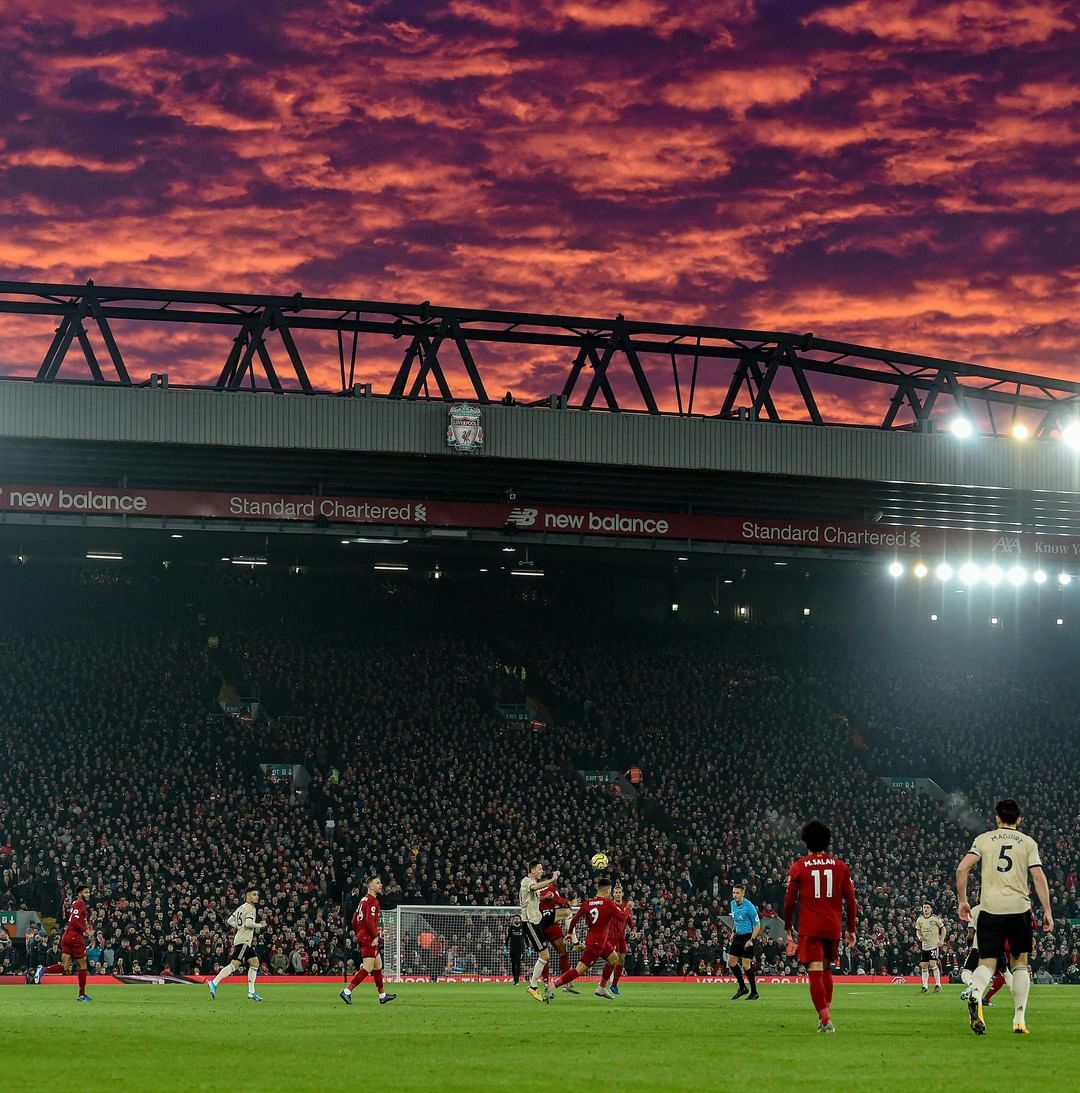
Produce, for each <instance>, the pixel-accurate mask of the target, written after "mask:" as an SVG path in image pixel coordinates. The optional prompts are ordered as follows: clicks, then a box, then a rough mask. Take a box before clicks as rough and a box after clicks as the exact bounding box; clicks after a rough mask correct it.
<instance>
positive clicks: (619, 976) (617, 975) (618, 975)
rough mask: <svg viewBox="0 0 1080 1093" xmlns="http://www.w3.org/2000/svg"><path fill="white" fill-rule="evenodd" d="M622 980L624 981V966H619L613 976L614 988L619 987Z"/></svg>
mask: <svg viewBox="0 0 1080 1093" xmlns="http://www.w3.org/2000/svg"><path fill="white" fill-rule="evenodd" d="M620 979H622V965H621V964H617V965H616V966H615V971H614V973H613V975H612V976H611V985H612V986H613V987H617V986H618V985H619V980H620Z"/></svg>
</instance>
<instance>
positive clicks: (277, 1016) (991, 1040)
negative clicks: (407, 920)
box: [0, 979, 1080, 1093]
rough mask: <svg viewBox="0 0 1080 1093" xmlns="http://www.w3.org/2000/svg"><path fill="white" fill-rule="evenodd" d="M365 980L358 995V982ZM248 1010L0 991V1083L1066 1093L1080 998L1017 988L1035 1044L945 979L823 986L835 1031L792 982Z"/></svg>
mask: <svg viewBox="0 0 1080 1093" xmlns="http://www.w3.org/2000/svg"><path fill="white" fill-rule="evenodd" d="M365 986H366V987H367V989H366V990H365V989H364V987H365ZM259 988H260V990H261V992H262V994H263V997H264V998H265V1001H264V1002H263V1003H261V1004H259V1003H253V1002H249V1001H248V1000H247V998H246V996H245V991H244V987H243V985H242V984H241V981H240V980H233V981H231V982H227V983H225V984H224V985H223V986H222V988H221V990H220V992H219V994H218V998H217V1001H216V1002H212V1001H211V1000H210V998H209V997H208V995H207V992H206V990H205V988H203V987H202V986H198V987H195V986H191V987H189V986H168V987H164V986H112V985H109V986H100V985H99V986H98V989H97V990H96V991H94V992H93V993H94V999H95V1000H94V1002H93V1003H92V1004H89V1005H78V1004H76V1003H75V1000H74V995H75V991H74V990H73V989H72V988H71V987H68V986H59V985H57V986H47V985H43V986H40V987H22V986H12V987H6V988H2V989H0V1027H2V1028H3V1029H4V1030H5V1036H4V1041H5V1048H4V1051H3V1061H2V1064H0V1065H2V1070H3V1077H2V1079H0V1087H2V1088H3V1089H4V1090H5V1093H14V1091H16V1090H44V1089H58V1088H59V1089H83V1090H91V1091H96V1090H110V1091H114V1090H115V1091H119V1090H169V1091H173V1093H175V1091H177V1090H184V1091H187V1090H225V1089H229V1090H237V1089H242V1090H328V1089H345V1088H361V1087H372V1086H376V1087H381V1088H384V1089H387V1090H394V1091H397V1090H411V1089H425V1090H486V1089H498V1090H504V1089H505V1090H521V1089H522V1088H525V1087H533V1088H537V1089H544V1088H547V1089H560V1088H566V1087H568V1086H573V1087H578V1088H588V1087H589V1086H591V1085H593V1084H594V1083H595V1084H600V1083H603V1084H604V1085H607V1086H608V1087H609V1088H612V1089H615V1090H619V1091H620V1093H621V1091H623V1090H628V1089H629V1090H638V1089H642V1090H645V1089H647V1090H657V1089H678V1090H739V1091H740V1093H759V1091H760V1093H771V1091H774V1090H798V1089H817V1090H820V1089H841V1090H852V1089H853V1090H866V1089H874V1090H881V1091H886V1090H888V1091H892V1090H918V1091H919V1093H926V1091H927V1090H934V1089H943V1088H972V1089H984V1088H1007V1089H1010V1090H1013V1091H1015V1093H1022V1091H1024V1090H1039V1091H1050V1090H1075V1089H1077V1088H1078V1087H1080V1077H1078V1070H1077V1065H1078V1064H1077V1059H1078V1057H1080V1056H1078V1054H1077V1053H1078V1051H1080V1048H1078V1041H1077V1038H1076V1028H1077V1026H1078V1024H1080V990H1077V989H1075V988H1069V987H1039V986H1035V987H1033V988H1032V992H1031V1001H1030V1008H1031V1018H1030V1026H1031V1029H1032V1034H1031V1035H1030V1036H1026V1037H1022V1036H1014V1035H1013V1034H1012V1033H1011V1031H1010V1029H1011V1023H1012V1022H1011V1018H1012V1000H1011V998H1010V996H1009V993H1008V991H1007V990H1005V991H1002V992H1001V994H1000V995H999V996H998V997H999V1000H1000V1002H1001V1004H1000V1005H998V1006H995V1007H994V1008H993V1009H990V1010H987V1011H986V1012H987V1024H988V1026H989V1032H988V1034H987V1035H986V1036H984V1037H976V1036H974V1035H972V1033H971V1032H970V1031H969V1030H968V1027H967V1021H966V1012H967V1011H966V1009H965V1007H964V1005H963V1003H961V1002H960V1000H959V997H958V995H959V992H960V988H959V987H946V988H945V990H944V992H943V993H942V994H940V995H934V994H929V995H922V994H920V993H919V990H918V988H917V987H912V986H903V987H901V986H862V987H859V986H855V985H853V986H850V987H844V986H840V985H838V986H837V988H836V997H835V999H834V1003H833V1009H834V1013H833V1019H834V1021H835V1023H836V1026H837V1030H838V1031H837V1033H836V1035H834V1036H824V1035H819V1034H818V1033H817V1032H816V1028H817V1018H816V1015H815V1014H814V1012H813V1010H812V1009H811V1006H810V1001H809V995H808V992H807V989H806V987H805V986H795V985H784V986H771V987H770V986H769V985H768V984H763V985H762V986H761V1000H760V1001H758V1002H746V1001H739V1002H732V1001H730V994H731V993H732V992H731V990H730V989H729V988H726V987H719V986H701V985H687V986H671V985H666V984H656V985H650V984H638V983H628V984H625V985H624V988H623V994H622V997H621V998H619V999H615V1000H612V1001H605V1000H602V999H599V998H596V997H595V996H594V995H593V993H592V989H593V988H592V986H591V985H589V984H583V987H582V993H581V995H580V996H578V997H571V996H569V995H564V994H562V993H560V994H559V996H558V998H556V999H555V1001H553V1002H552V1003H551V1004H550V1005H544V1004H543V1003H539V1002H536V1001H534V1000H533V999H531V998H529V997H528V996H527V995H526V994H525V992H524V990H523V989H522V988H520V987H517V988H515V987H511V986H508V985H487V984H485V985H478V984H468V985H448V984H404V985H402V986H401V987H400V988H399V989H398V999H397V1001H396V1002H393V1003H390V1004H389V1005H385V1006H379V1005H378V1004H377V1003H376V1002H375V992H374V990H373V989H372V988H371V987H370V986H369V985H367V984H364V985H362V986H361V987H360V988H359V989H358V990H357V992H356V995H355V1000H354V1003H353V1005H352V1006H346V1005H344V1004H343V1003H342V1002H341V1000H340V999H339V998H338V996H337V990H338V988H337V987H335V986H326V985H323V986H317V985H314V984H312V985H306V984H305V985H286V984H281V985H278V986H275V984H274V982H273V980H272V979H267V980H262V981H260V983H259Z"/></svg>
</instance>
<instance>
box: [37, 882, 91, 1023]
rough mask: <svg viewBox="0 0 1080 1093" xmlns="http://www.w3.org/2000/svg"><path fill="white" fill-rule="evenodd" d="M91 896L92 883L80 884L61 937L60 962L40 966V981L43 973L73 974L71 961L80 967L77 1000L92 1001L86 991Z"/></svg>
mask: <svg viewBox="0 0 1080 1093" xmlns="http://www.w3.org/2000/svg"><path fill="white" fill-rule="evenodd" d="M89 898H90V885H88V884H80V885H79V886H78V887H77V888H76V889H75V901H74V902H73V903H72V905H71V911H70V912H69V914H68V924H67V926H66V927H65V929H64V936H63V937H62V938H61V939H60V959H61V961H62V963H60V964H50V965H49V967H47V968H41V967H39V968H38V982H39V983H40V982H41V977H42V976H43V975H61V974H63V975H71V962H72V961H73V960H74V961H75V963H76V964H77V965H78V968H79V997H78V998H76V999H75V1001H76V1002H92V1001H93V999H92V998H91V997H90V995H88V994H87V993H86V932H87V930H89V929H90V920H89V915H88V912H87V909H86V901H87V900H88V899H89Z"/></svg>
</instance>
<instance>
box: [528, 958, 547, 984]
mask: <svg viewBox="0 0 1080 1093" xmlns="http://www.w3.org/2000/svg"><path fill="white" fill-rule="evenodd" d="M546 965H547V961H546V960H538V961H537V962H536V963H535V964H534V965H533V972H532V975H531V976H530V977H529V986H530V987H535V986H536V984H537V983H538V982H539V980H540V976H542V975H543V974H544V967H545V966H546Z"/></svg>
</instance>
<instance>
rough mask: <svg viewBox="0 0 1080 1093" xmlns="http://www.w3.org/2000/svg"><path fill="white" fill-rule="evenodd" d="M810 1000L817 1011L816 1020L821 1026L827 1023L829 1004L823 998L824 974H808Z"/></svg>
mask: <svg viewBox="0 0 1080 1093" xmlns="http://www.w3.org/2000/svg"><path fill="white" fill-rule="evenodd" d="M809 975H810V1000H811V1001H812V1002H813V1003H814V1009H816V1010H817V1011H818V1018H819V1019H820V1021H821V1023H822V1024H823V1025H826V1024H828V1023H829V1003H828V1000H827V999H826V997H825V973H824V972H810V973H809Z"/></svg>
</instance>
